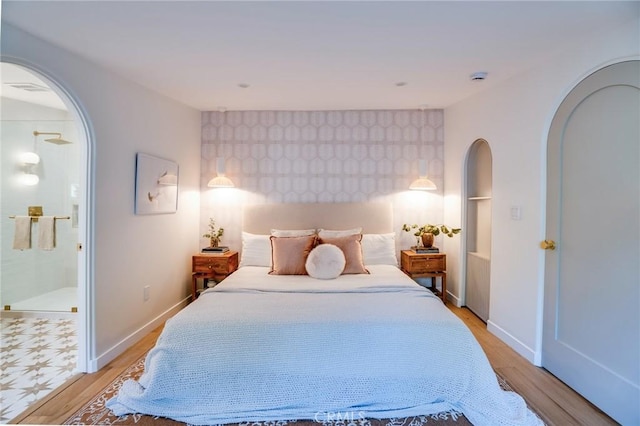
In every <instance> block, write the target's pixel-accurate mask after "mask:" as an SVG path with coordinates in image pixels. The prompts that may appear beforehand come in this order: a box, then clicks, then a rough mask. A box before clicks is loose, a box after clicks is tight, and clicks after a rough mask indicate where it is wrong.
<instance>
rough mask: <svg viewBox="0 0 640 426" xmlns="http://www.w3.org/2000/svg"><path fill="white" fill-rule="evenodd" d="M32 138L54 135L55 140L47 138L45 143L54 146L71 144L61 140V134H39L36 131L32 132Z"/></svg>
mask: <svg viewBox="0 0 640 426" xmlns="http://www.w3.org/2000/svg"><path fill="white" fill-rule="evenodd" d="M33 134H34V136H40V135H56V137H55V138H49V139H45V140H44V141H45V142H50V143H55V144H56V145H66V144H68V143H71V142H70V141H68V140H66V139H62V133H54V132H39V131H37V130H34V131H33Z"/></svg>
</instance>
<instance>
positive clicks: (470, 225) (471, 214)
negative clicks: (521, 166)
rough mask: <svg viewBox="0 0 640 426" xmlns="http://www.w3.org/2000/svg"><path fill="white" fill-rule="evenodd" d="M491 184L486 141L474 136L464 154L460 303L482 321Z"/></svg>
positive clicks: (487, 284) (487, 283)
mask: <svg viewBox="0 0 640 426" xmlns="http://www.w3.org/2000/svg"><path fill="white" fill-rule="evenodd" d="M491 186H492V158H491V148H490V147H489V143H488V142H487V141H486V140H484V139H477V140H476V141H474V142H473V144H472V145H471V147H470V148H469V152H468V154H467V168H466V194H467V199H466V212H467V213H466V216H467V220H466V232H465V236H466V237H465V238H466V280H465V282H466V285H465V303H464V304H465V305H466V306H467V307H468V308H469V309H470V310H471V311H472V312H473V313H475V314H476V315H477V316H478V317H479V318H480V319H481V320H483V321H484V322H485V323H486V322H487V321H488V319H489V295H490V281H491V280H490V278H491Z"/></svg>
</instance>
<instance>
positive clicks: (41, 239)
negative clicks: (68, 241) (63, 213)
mask: <svg viewBox="0 0 640 426" xmlns="http://www.w3.org/2000/svg"><path fill="white" fill-rule="evenodd" d="M55 247H56V218H55V217H53V216H40V219H39V220H38V248H39V249H41V250H53V249H54V248H55Z"/></svg>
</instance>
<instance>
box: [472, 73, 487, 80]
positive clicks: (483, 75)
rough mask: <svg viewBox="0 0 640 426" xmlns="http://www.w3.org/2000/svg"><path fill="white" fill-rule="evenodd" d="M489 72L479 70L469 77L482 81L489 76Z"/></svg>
mask: <svg viewBox="0 0 640 426" xmlns="http://www.w3.org/2000/svg"><path fill="white" fill-rule="evenodd" d="M487 74H488V73H486V72H484V71H478V72H474V73H473V74H471V75H470V76H469V78H470V79H471V81H482V80H484V79H485V78H487Z"/></svg>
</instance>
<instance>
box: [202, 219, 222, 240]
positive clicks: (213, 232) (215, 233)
mask: <svg viewBox="0 0 640 426" xmlns="http://www.w3.org/2000/svg"><path fill="white" fill-rule="evenodd" d="M223 235H224V228H216V222H215V221H214V220H213V219H212V218H209V232H207V233H206V234H203V235H202V237H203V238H209V247H218V246H219V245H220V241H222V236H223Z"/></svg>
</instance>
